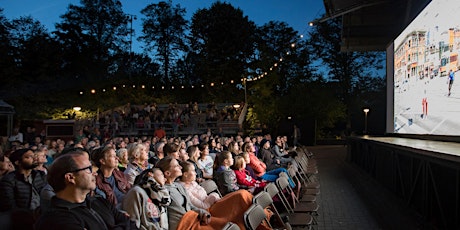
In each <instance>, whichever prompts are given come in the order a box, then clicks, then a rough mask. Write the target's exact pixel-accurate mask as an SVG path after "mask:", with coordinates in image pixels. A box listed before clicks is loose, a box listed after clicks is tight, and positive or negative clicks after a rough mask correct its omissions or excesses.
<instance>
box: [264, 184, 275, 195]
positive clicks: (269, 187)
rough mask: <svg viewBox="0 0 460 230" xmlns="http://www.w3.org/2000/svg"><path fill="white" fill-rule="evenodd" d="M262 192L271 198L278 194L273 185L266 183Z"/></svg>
mask: <svg viewBox="0 0 460 230" xmlns="http://www.w3.org/2000/svg"><path fill="white" fill-rule="evenodd" d="M264 191H265V192H268V194H270V197H271V198H273V197H274V196H275V195H277V194H278V188H277V187H276V185H275V183H268V184H267V185H266V186H265V188H264Z"/></svg>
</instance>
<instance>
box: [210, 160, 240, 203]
mask: <svg viewBox="0 0 460 230" xmlns="http://www.w3.org/2000/svg"><path fill="white" fill-rule="evenodd" d="M217 162H218V164H217V169H216V172H215V173H214V180H215V181H216V184H217V186H218V187H219V191H220V193H221V194H222V195H225V194H228V193H231V192H234V191H238V190H239V189H240V187H239V186H238V183H237V182H236V175H235V172H234V171H233V170H231V169H230V167H231V166H232V165H233V157H232V154H231V153H230V152H229V151H223V152H221V153H220V154H219V156H218V157H217ZM245 188H246V187H245Z"/></svg>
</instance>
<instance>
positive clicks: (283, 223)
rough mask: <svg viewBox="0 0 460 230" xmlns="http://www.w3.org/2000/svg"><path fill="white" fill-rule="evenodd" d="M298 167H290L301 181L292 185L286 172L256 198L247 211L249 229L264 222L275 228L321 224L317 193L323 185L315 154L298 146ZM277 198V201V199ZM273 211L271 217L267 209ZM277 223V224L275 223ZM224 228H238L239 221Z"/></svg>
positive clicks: (246, 218) (295, 180) (309, 226)
mask: <svg viewBox="0 0 460 230" xmlns="http://www.w3.org/2000/svg"><path fill="white" fill-rule="evenodd" d="M297 153H298V154H297V156H296V157H295V160H296V162H297V165H298V167H297V169H295V168H293V167H291V168H289V170H288V172H289V176H290V177H291V178H292V179H293V181H294V182H295V183H296V184H297V186H296V188H294V189H293V188H291V186H290V184H289V181H288V175H287V174H282V175H281V176H280V177H279V178H278V179H277V180H276V182H274V183H270V184H268V185H267V186H266V187H265V188H264V191H262V192H260V193H258V194H257V195H255V196H254V198H253V204H252V205H251V207H250V208H249V209H248V210H247V211H246V212H245V214H244V220H245V225H246V228H247V229H249V230H255V229H256V228H257V227H258V226H259V225H260V224H261V223H262V222H265V223H266V225H268V226H269V227H270V228H272V229H288V230H291V229H292V228H303V229H313V226H314V225H316V224H317V221H316V218H315V217H316V216H317V215H318V209H319V205H318V204H317V203H316V195H318V194H319V193H320V190H319V189H320V185H319V183H318V180H317V178H316V175H317V174H318V169H317V167H316V162H315V160H314V159H312V158H313V154H312V153H311V152H309V151H308V150H307V149H306V148H300V149H297ZM274 200H275V201H274ZM266 208H268V209H270V210H271V211H272V212H273V216H272V219H270V220H269V219H268V218H267V216H266V215H265V212H264V210H265V209H266ZM272 225H274V226H272ZM224 229H226V230H237V229H239V228H238V226H237V225H236V224H233V223H228V224H227V225H226V226H225V227H224Z"/></svg>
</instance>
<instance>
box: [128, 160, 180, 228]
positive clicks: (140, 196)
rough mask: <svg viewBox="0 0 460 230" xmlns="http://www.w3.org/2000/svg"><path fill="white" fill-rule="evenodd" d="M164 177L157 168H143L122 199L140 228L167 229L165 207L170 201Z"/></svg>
mask: <svg viewBox="0 0 460 230" xmlns="http://www.w3.org/2000/svg"><path fill="white" fill-rule="evenodd" d="M165 182H166V179H165V177H164V175H163V172H162V171H161V170H160V169H158V168H153V169H147V170H144V171H143V172H142V173H141V174H140V175H139V176H137V177H136V180H135V182H134V184H135V186H134V187H133V188H131V190H130V191H129V192H128V193H127V194H126V196H125V198H124V199H123V206H122V207H123V208H122V209H123V210H125V211H126V212H127V213H128V214H129V216H130V218H131V220H132V221H134V222H136V226H137V227H138V228H140V229H168V214H167V209H166V207H167V206H168V205H169V204H170V203H171V198H170V196H169V192H168V190H167V189H166V188H165V187H164V184H165Z"/></svg>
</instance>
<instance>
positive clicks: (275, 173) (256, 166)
mask: <svg viewBox="0 0 460 230" xmlns="http://www.w3.org/2000/svg"><path fill="white" fill-rule="evenodd" d="M243 151H244V152H247V153H248V154H249V159H250V161H251V162H250V163H249V166H250V167H251V168H252V169H253V170H254V173H255V174H256V176H257V177H258V178H259V179H262V180H265V181H269V182H274V181H276V179H278V177H279V174H280V173H281V172H285V173H286V174H287V175H289V173H288V171H287V170H286V169H285V168H281V167H280V168H277V169H273V170H270V171H268V172H267V165H265V163H264V162H262V161H261V160H260V159H259V158H257V156H256V155H255V151H256V149H255V148H254V144H253V143H252V142H246V143H244V145H243ZM289 184H290V185H291V187H293V188H295V183H294V182H293V181H292V179H291V178H289Z"/></svg>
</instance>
